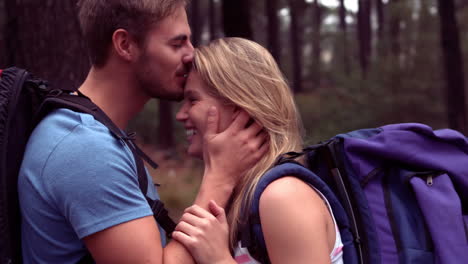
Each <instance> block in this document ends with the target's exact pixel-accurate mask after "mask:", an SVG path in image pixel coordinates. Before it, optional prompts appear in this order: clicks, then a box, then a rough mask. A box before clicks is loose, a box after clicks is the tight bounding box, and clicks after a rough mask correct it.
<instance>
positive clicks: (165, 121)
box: [158, 100, 175, 150]
mask: <svg viewBox="0 0 468 264" xmlns="http://www.w3.org/2000/svg"><path fill="white" fill-rule="evenodd" d="M158 130H159V131H158V135H159V139H158V145H159V148H160V149H161V150H169V149H173V148H175V144H174V121H173V117H172V103H171V102H170V101H167V100H159V127H158Z"/></svg>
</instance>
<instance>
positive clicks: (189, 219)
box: [179, 213, 201, 226]
mask: <svg viewBox="0 0 468 264" xmlns="http://www.w3.org/2000/svg"><path fill="white" fill-rule="evenodd" d="M179 221H184V222H186V223H188V224H190V225H193V226H197V225H198V224H199V223H200V221H201V218H200V217H198V216H195V215H193V214H191V213H184V214H183V215H182V217H181V218H180V220H179Z"/></svg>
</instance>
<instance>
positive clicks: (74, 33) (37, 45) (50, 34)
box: [8, 0, 90, 88]
mask: <svg viewBox="0 0 468 264" xmlns="http://www.w3.org/2000/svg"><path fill="white" fill-rule="evenodd" d="M9 2H13V1H9ZM76 3H77V0H69V1H63V0H51V1H48V2H47V4H44V3H43V2H42V1H35V0H24V1H19V2H18V3H17V4H16V5H13V4H10V5H9V6H8V12H9V11H12V13H11V15H12V17H14V18H15V19H16V21H11V20H10V23H11V25H12V28H11V31H10V33H9V34H8V35H9V37H10V36H12V35H13V34H15V36H13V37H12V41H11V42H10V46H9V48H8V51H9V52H10V53H12V55H13V58H12V60H13V62H14V64H15V65H16V66H19V67H24V68H26V69H28V70H29V71H31V72H33V73H34V74H35V75H36V76H39V77H43V78H45V79H47V80H49V81H50V82H51V84H52V85H53V86H56V87H68V88H70V87H75V88H77V87H78V86H79V85H80V84H81V83H82V81H83V80H84V78H85V76H86V74H87V72H88V70H89V67H90V63H89V58H88V56H87V51H86V47H85V43H84V42H83V41H82V37H81V31H80V30H79V28H80V27H79V23H78V19H77V15H76V14H77V12H76V8H75V7H76ZM38 23H39V25H38Z"/></svg>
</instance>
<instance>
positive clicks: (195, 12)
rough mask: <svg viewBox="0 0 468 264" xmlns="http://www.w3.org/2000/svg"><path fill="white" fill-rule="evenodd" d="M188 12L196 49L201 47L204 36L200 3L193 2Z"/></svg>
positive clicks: (197, 1) (192, 0)
mask: <svg viewBox="0 0 468 264" xmlns="http://www.w3.org/2000/svg"><path fill="white" fill-rule="evenodd" d="M188 12H189V16H190V28H191V30H192V43H193V46H194V47H196V46H198V45H200V39H201V34H202V23H201V21H200V1H199V0H191V1H190V7H189V8H188Z"/></svg>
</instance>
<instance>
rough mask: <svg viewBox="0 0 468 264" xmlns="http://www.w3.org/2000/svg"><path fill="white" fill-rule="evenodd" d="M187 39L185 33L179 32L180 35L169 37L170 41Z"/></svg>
mask: <svg viewBox="0 0 468 264" xmlns="http://www.w3.org/2000/svg"><path fill="white" fill-rule="evenodd" d="M187 39H188V36H187V35H186V34H180V35H177V36H175V37H173V38H171V39H169V40H170V41H185V40H187Z"/></svg>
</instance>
